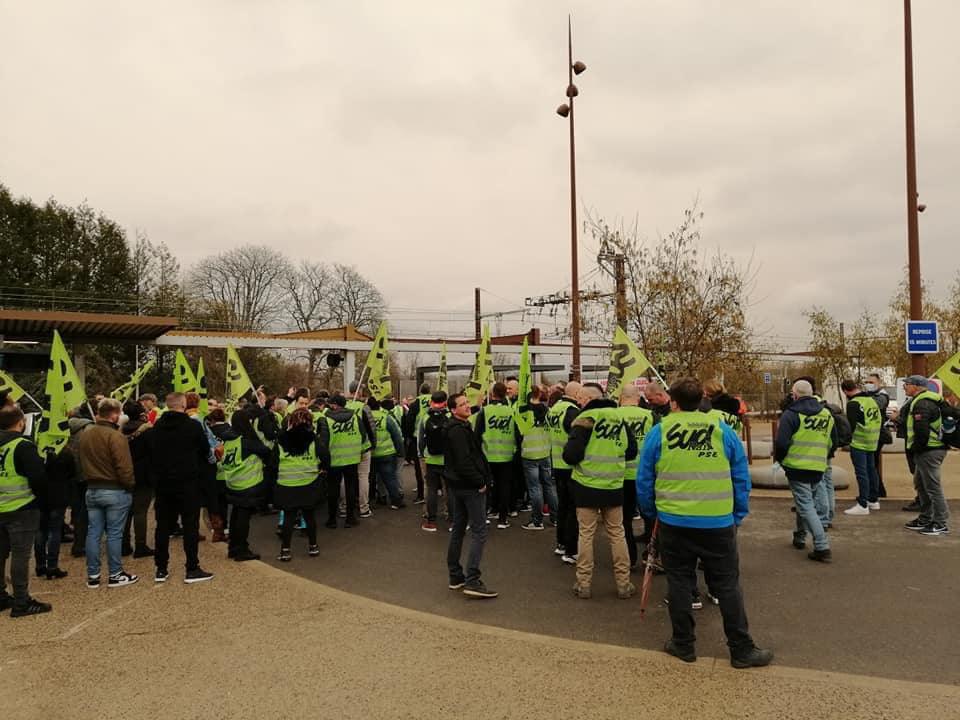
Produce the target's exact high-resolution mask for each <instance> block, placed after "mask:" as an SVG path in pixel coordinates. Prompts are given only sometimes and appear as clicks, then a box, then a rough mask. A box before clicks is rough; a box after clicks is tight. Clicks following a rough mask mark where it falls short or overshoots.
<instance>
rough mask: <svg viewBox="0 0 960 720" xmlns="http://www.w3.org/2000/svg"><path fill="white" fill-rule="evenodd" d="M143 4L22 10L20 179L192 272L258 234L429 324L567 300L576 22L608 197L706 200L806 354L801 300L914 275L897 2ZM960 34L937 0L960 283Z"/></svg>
mask: <svg viewBox="0 0 960 720" xmlns="http://www.w3.org/2000/svg"><path fill="white" fill-rule="evenodd" d="M147 8H148V6H146V5H143V4H142V3H129V2H115V3H103V2H93V1H87V2H81V3H78V2H72V1H70V2H66V1H64V2H23V1H22V0H16V1H14V0H0V97H2V98H3V101H2V108H3V110H2V115H0V123H2V132H0V182H2V183H4V184H5V185H7V186H8V187H9V188H10V189H11V191H12V192H13V193H14V194H17V195H26V196H30V197H32V198H33V199H34V200H36V201H38V202H42V201H43V200H44V199H46V198H47V197H49V196H54V197H56V198H57V199H58V200H60V201H61V202H64V203H68V204H76V203H79V202H81V201H82V200H84V199H86V200H87V201H88V202H89V203H90V204H91V205H92V206H93V207H95V208H98V209H100V210H102V211H104V212H105V213H107V214H108V215H109V216H110V217H112V218H113V219H115V220H116V221H118V222H119V223H120V224H121V225H123V226H124V227H126V228H128V229H129V230H131V231H132V230H133V229H135V228H139V229H142V230H144V231H145V232H146V233H147V234H148V235H149V236H150V238H151V239H152V240H154V241H163V242H166V243H167V244H168V245H169V246H170V247H171V249H172V250H173V251H174V252H175V253H176V254H177V255H178V256H179V257H180V258H181V261H182V262H183V264H184V266H185V267H186V266H188V265H189V264H190V263H191V262H192V261H195V260H197V259H198V258H200V257H202V256H204V255H207V254H211V253H216V252H219V251H222V250H226V249H228V248H230V247H232V246H234V245H239V244H245V243H265V244H269V245H270V246H272V247H276V248H279V249H281V250H283V251H284V252H286V253H287V254H288V255H290V256H291V257H293V258H311V259H319V260H329V261H338V262H346V263H353V264H356V265H357V266H358V267H359V268H360V269H361V271H362V272H363V273H365V274H366V275H367V276H368V277H369V278H370V279H371V280H373V281H374V282H375V283H376V284H377V285H378V286H379V287H380V288H381V289H382V291H383V292H384V294H385V296H386V298H387V300H388V302H389V303H390V306H391V309H392V310H391V317H392V319H393V321H394V324H395V327H396V328H397V330H398V331H400V332H402V333H403V334H406V335H425V334H431V333H432V334H436V332H437V331H438V329H441V328H452V329H453V331H454V333H457V332H459V334H461V335H465V334H468V333H470V332H472V324H471V323H472V321H470V320H469V312H470V311H471V310H472V307H473V291H472V289H473V287H474V286H475V285H479V286H481V287H483V288H484V289H485V290H487V291H489V293H487V294H485V295H484V304H485V306H486V307H487V308H489V309H507V308H509V307H511V306H518V305H522V303H523V299H524V297H525V296H527V295H536V294H541V293H549V292H552V291H557V290H562V289H563V288H565V287H566V286H567V285H568V284H569V272H570V271H569V250H568V247H569V187H568V165H567V162H568V160H567V126H566V124H565V122H564V121H562V120H561V119H560V118H558V117H557V115H555V114H554V109H555V108H556V106H557V105H558V104H560V102H562V101H563V99H564V96H563V93H564V88H565V85H566V12H567V10H568V9H569V10H570V11H572V12H573V15H574V49H575V54H576V56H577V57H578V58H580V59H582V60H583V61H584V62H586V63H587V65H588V67H589V69H588V71H587V72H586V73H585V74H584V75H582V76H581V77H580V78H579V79H578V85H579V87H580V97H579V98H578V101H577V110H576V113H577V146H578V156H577V161H578V195H579V198H580V202H581V203H582V204H583V205H585V206H588V207H590V208H593V209H594V211H595V212H596V213H598V214H600V215H602V216H604V217H607V218H617V217H620V216H625V217H627V218H631V219H632V218H633V217H634V216H637V217H638V218H639V224H640V227H641V230H642V232H643V234H644V235H646V236H647V237H650V238H655V237H656V236H657V234H658V233H663V234H666V233H667V232H668V231H669V230H670V229H672V228H673V227H674V226H675V225H676V224H677V223H678V221H679V220H680V219H681V217H682V213H683V210H684V209H685V208H686V207H688V206H689V205H690V203H691V202H692V200H693V199H694V198H695V197H697V196H699V198H700V205H701V208H702V209H703V211H704V212H705V213H706V217H705V222H704V228H703V230H704V233H703V234H704V241H705V244H706V245H708V246H709V247H717V246H719V247H720V248H722V249H723V251H725V252H726V253H729V254H730V255H733V256H734V257H736V258H738V259H739V260H741V261H742V262H747V261H748V260H749V259H750V258H751V257H753V259H754V262H755V263H756V264H758V265H759V268H760V274H759V277H758V283H757V288H756V291H755V293H754V301H755V302H756V305H755V306H754V307H753V308H752V310H751V318H752V320H753V322H754V324H755V325H756V326H757V327H758V328H760V329H761V330H762V331H763V332H764V333H767V335H768V337H774V336H775V339H779V340H780V342H781V344H783V345H784V346H785V347H787V348H798V347H802V346H803V337H802V336H803V335H804V331H805V322H804V321H803V319H802V317H801V314H800V313H801V310H802V309H803V308H804V307H807V306H810V305H812V304H814V303H817V304H821V305H824V306H826V307H827V308H829V309H830V310H831V311H833V312H834V313H835V314H836V315H838V316H839V317H841V319H847V320H848V321H850V322H852V321H853V320H854V319H855V317H856V315H857V314H858V313H859V311H860V309H861V307H863V306H866V307H870V308H876V309H877V310H880V309H882V308H884V307H885V305H886V302H887V300H888V298H889V295H890V293H891V289H892V287H893V286H894V285H895V284H896V283H897V282H898V281H899V279H900V277H901V273H902V266H903V265H904V263H905V261H906V221H905V208H904V206H905V202H906V201H905V179H904V162H903V157H904V131H903V122H904V116H903V35H902V32H903V30H902V27H903V25H902V23H903V14H902V3H901V2H898V1H897V0H870V1H869V2H863V1H856V2H854V1H852V0H850V1H848V2H836V0H829V1H828V0H814V1H811V2H802V3H798V2H795V1H794V2H781V1H779V0H763V1H760V0H756V1H753V2H747V1H746V0H737V1H736V2H720V1H719V0H701V1H700V2H694V1H692V0H646V1H642V0H640V1H638V0H590V1H589V2H586V1H579V0H577V1H576V2H571V3H570V5H569V6H567V5H565V4H563V3H558V2H556V0H513V1H507V0H488V1H487V2H483V3H466V2H439V0H434V1H431V2H427V1H425V0H419V1H417V0H408V1H407V2H402V3H401V2H388V1H387V0H380V1H379V2H370V1H362V0H351V2H340V3H335V2H324V1H323V0H311V1H309V2H293V1H286V0H274V1H273V2H265V1H255V0H226V1H222V2H214V1H212V0H206V1H204V2H189V3H185V2H168V3H164V4H162V5H150V6H149V9H147ZM958 25H960V3H956V2H955V1H954V0H928V1H926V2H924V1H920V2H916V3H914V43H915V64H916V85H917V123H918V125H917V127H918V155H919V177H920V193H921V199H922V201H923V202H925V203H926V204H927V205H928V206H929V208H928V210H927V212H926V213H925V214H924V215H922V216H921V224H920V234H921V242H922V250H921V253H922V269H923V274H924V278H925V280H926V281H927V282H928V283H929V284H931V285H932V286H933V289H934V292H935V293H943V292H945V291H946V288H947V287H948V285H949V284H950V281H951V278H952V277H953V275H954V274H955V273H956V271H957V268H958V266H960V262H958V259H957V258H958V257H960V250H958V248H960V244H958V243H957V241H956V238H955V232H954V230H955V228H956V226H957V217H958V212H957V198H958V197H960V176H958V173H957V167H958V159H960V153H958V149H960V93H958V91H957V83H958V78H960V50H958V47H957V44H956V28H957V26H958ZM591 254H592V253H591V248H590V246H589V244H585V245H584V247H583V248H582V251H581V268H582V274H584V275H585V274H587V273H588V272H589V270H590V269H591V267H592V266H593V264H594V263H593V259H592V257H591ZM423 310H433V311H435V312H434V313H426V312H422V311H423ZM457 312H459V313H460V314H456V315H451V313H457ZM452 320H457V321H458V322H456V323H454V324H451V321H452ZM543 326H544V327H545V328H547V329H549V328H550V327H552V322H546V323H545V324H544V325H543ZM515 327H516V324H515V323H514V324H509V323H504V325H503V331H504V332H507V331H511V330H513V328H515Z"/></svg>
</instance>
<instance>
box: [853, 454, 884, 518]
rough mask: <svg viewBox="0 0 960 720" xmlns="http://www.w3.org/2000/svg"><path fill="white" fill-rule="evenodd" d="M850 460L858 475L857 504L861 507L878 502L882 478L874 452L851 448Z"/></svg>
mask: <svg viewBox="0 0 960 720" xmlns="http://www.w3.org/2000/svg"><path fill="white" fill-rule="evenodd" d="M850 460H851V461H852V462H853V471H854V472H855V473H856V475H857V502H858V503H859V504H860V506H861V507H866V506H867V503H874V502H876V501H877V496H878V495H879V494H880V476H879V475H878V474H877V460H876V456H875V455H874V453H873V452H872V451H869V450H857V449H856V448H850Z"/></svg>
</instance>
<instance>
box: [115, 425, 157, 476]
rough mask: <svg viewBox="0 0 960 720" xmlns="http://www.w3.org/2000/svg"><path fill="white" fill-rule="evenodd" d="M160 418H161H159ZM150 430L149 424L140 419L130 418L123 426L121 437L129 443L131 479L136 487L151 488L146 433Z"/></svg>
mask: <svg viewBox="0 0 960 720" xmlns="http://www.w3.org/2000/svg"><path fill="white" fill-rule="evenodd" d="M161 417H162V416H161ZM150 430H152V428H151V426H150V423H148V422H147V421H146V420H141V419H140V418H131V419H130V420H128V421H127V424H126V425H124V426H123V430H122V432H123V435H124V437H126V438H127V440H129V441H130V457H132V458H133V477H134V479H135V480H136V481H137V487H138V488H141V487H153V477H152V476H151V473H150V447H149V445H148V444H147V442H148V441H147V433H149V432H150Z"/></svg>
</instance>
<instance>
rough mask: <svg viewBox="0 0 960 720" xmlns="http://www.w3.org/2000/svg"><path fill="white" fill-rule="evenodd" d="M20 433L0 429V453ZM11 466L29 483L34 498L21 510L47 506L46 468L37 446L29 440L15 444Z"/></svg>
mask: <svg viewBox="0 0 960 720" xmlns="http://www.w3.org/2000/svg"><path fill="white" fill-rule="evenodd" d="M20 436H21V435H20V433H17V432H10V431H9V430H0V453H2V452H3V446H4V445H6V444H7V443H8V442H11V441H13V440H15V439H17V438H18V437H20ZM13 467H14V469H15V470H16V471H17V473H18V474H19V475H23V476H24V477H25V478H26V479H27V483H28V484H29V485H30V492H32V493H33V496H34V498H35V500H32V501H30V502H29V503H27V504H26V505H24V506H23V507H22V508H20V509H21V510H27V509H30V510H36V509H38V508H41V507H46V506H47V470H46V468H45V467H44V464H43V460H42V459H41V458H40V454H39V453H38V452H37V446H36V445H34V444H33V443H32V442H31V441H30V440H27V441H26V442H22V443H20V444H19V445H17V447H16V449H15V450H14V451H13Z"/></svg>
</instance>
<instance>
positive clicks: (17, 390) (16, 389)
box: [0, 370, 27, 402]
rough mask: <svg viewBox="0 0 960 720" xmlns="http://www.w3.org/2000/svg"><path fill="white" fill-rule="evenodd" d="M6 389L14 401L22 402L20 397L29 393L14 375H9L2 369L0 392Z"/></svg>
mask: <svg viewBox="0 0 960 720" xmlns="http://www.w3.org/2000/svg"><path fill="white" fill-rule="evenodd" d="M3 391H6V392H7V397H9V398H10V399H11V400H13V401H14V402H20V398H22V397H23V396H24V395H26V394H27V392H26V390H24V389H23V388H22V387H20V386H19V385H17V381H16V380H14V379H13V376H12V375H8V374H7V373H5V372H4V371H3V370H0V392H3Z"/></svg>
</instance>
